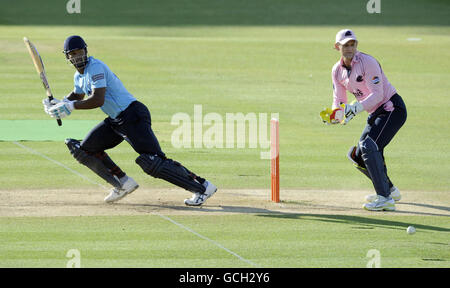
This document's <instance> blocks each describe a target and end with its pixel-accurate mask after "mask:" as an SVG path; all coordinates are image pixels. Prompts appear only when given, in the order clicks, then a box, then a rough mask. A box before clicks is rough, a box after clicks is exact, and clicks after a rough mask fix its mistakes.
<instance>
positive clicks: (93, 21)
mask: <svg viewBox="0 0 450 288" xmlns="http://www.w3.org/2000/svg"><path fill="white" fill-rule="evenodd" d="M68 2H69V0H46V1H35V0H21V1H12V0H11V1H7V3H5V4H3V5H2V7H1V9H0V25H77V26H96V25H99V26H221V25H223V26H265V25H267V26H283V25H285V26H299V25H345V26H349V25H383V26H386V25H388V26H391V25H396V26H402V25H407V26H410V25H433V26H448V25H450V20H449V19H450V2H449V1H444V0H408V1H405V0H389V1H380V2H382V3H381V4H382V5H381V7H380V8H381V10H380V13H371V14H369V13H368V11H367V3H368V2H369V0H321V1H311V0H284V1H276V0H246V1H241V0H224V1H218V0H215V1H211V0H193V1H182V0H178V1H162V0H147V1H142V0H115V1H110V0H89V1H85V0H80V1H79V3H80V4H81V5H80V6H79V8H80V9H79V11H78V9H75V10H76V13H73V12H74V11H71V12H72V13H69V12H68V10H67V6H66V5H67V3H68ZM72 2H76V1H72ZM72 7H73V8H77V7H76V6H75V5H72ZM69 10H70V6H69ZM78 12H79V13H78Z"/></svg>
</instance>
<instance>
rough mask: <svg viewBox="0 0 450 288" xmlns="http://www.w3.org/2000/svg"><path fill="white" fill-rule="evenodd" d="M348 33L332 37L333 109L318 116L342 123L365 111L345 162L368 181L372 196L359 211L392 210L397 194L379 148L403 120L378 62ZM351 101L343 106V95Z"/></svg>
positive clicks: (400, 103)
mask: <svg viewBox="0 0 450 288" xmlns="http://www.w3.org/2000/svg"><path fill="white" fill-rule="evenodd" d="M357 46H358V40H357V39H356V36H355V34H354V33H353V31H351V30H349V29H344V30H341V31H339V32H338V33H337V34H336V42H335V48H336V50H338V51H339V52H340V54H341V59H340V60H339V61H338V62H337V63H336V64H335V65H334V66H333V69H332V73H331V76H332V80H333V105H332V108H331V109H325V110H324V111H322V112H321V113H320V116H321V117H322V120H323V121H324V122H325V123H327V124H339V123H340V124H344V125H345V124H347V123H348V122H349V121H350V120H351V119H352V118H353V117H354V116H356V115H357V114H359V113H361V112H362V111H364V110H365V111H367V112H368V113H369V117H368V118H367V124H366V127H365V128H364V130H363V132H362V135H361V138H360V139H359V142H358V144H357V145H356V146H352V147H351V148H350V151H349V152H348V158H349V159H350V161H351V162H352V163H353V164H354V165H355V167H356V168H357V169H358V170H359V171H361V172H362V173H363V174H364V175H366V176H367V177H369V179H370V180H371V181H372V183H373V186H374V188H375V191H376V195H369V196H367V197H366V200H367V202H368V203H366V204H364V206H363V207H364V209H366V210H370V211H381V210H386V211H393V210H395V201H399V200H400V198H401V195H400V191H399V190H398V188H397V187H395V186H394V184H393V183H392V181H391V180H390V179H389V177H388V175H387V169H386V163H385V161H384V155H383V152H384V148H385V147H386V146H387V145H388V144H389V142H391V140H392V138H393V137H394V135H395V134H396V133H397V132H398V130H399V129H400V128H401V127H402V126H403V124H404V123H405V121H406V107H405V103H404V102H403V100H402V97H400V95H398V94H397V92H396V90H395V88H394V87H393V86H392V85H391V83H389V81H388V79H387V78H386V76H385V74H384V72H383V70H382V69H381V66H380V64H379V63H378V62H377V60H376V59H375V58H373V57H372V56H370V55H367V54H364V53H361V52H359V51H358V50H357ZM346 91H349V92H351V93H352V94H353V95H355V98H356V101H354V102H353V103H351V104H348V103H347V93H346Z"/></svg>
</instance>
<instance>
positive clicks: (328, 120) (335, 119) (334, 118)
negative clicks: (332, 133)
mask: <svg viewBox="0 0 450 288" xmlns="http://www.w3.org/2000/svg"><path fill="white" fill-rule="evenodd" d="M320 118H321V119H322V121H323V123H325V124H327V125H330V124H339V123H341V122H342V120H344V105H342V106H341V107H339V108H336V109H331V108H326V109H324V110H322V111H320Z"/></svg>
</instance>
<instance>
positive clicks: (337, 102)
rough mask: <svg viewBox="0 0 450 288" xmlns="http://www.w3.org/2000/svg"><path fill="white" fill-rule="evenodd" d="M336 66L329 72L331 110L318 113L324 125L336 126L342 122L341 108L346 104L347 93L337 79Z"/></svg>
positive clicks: (326, 109) (327, 109)
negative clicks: (331, 83)
mask: <svg viewBox="0 0 450 288" xmlns="http://www.w3.org/2000/svg"><path fill="white" fill-rule="evenodd" d="M337 69H338V66H336V65H335V66H334V67H333V69H332V71H331V80H332V82H333V103H332V108H325V109H324V110H322V111H321V112H320V118H321V119H322V121H323V122H324V123H326V124H338V123H341V121H342V120H343V114H344V113H343V106H342V105H344V103H347V91H346V89H345V87H344V85H342V84H341V83H340V82H339V80H338V79H337Z"/></svg>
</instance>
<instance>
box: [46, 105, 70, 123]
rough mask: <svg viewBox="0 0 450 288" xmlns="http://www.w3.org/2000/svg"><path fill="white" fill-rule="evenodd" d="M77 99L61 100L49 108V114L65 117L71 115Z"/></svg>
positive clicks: (54, 116) (55, 116)
mask: <svg viewBox="0 0 450 288" xmlns="http://www.w3.org/2000/svg"><path fill="white" fill-rule="evenodd" d="M74 102H75V101H60V102H58V103H56V104H55V105H53V106H50V108H49V109H48V112H47V113H48V114H49V115H50V116H51V117H53V118H59V119H61V118H64V117H67V116H69V115H70V113H72V110H73V108H74V107H73V104H74Z"/></svg>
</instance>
